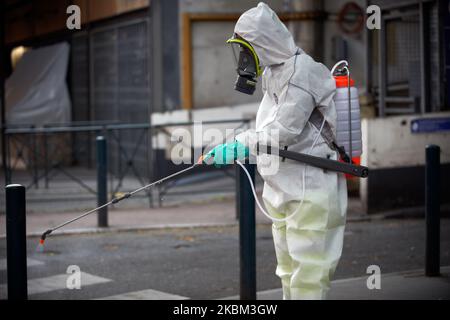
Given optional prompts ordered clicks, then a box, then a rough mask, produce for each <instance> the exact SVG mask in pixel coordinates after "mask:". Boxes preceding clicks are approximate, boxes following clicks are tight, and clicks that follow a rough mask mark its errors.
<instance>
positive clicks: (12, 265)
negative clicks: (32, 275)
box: [5, 184, 28, 300]
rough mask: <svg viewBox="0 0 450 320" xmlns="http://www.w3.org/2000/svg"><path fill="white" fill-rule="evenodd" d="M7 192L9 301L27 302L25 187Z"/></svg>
mask: <svg viewBox="0 0 450 320" xmlns="http://www.w3.org/2000/svg"><path fill="white" fill-rule="evenodd" d="M5 191H6V192H5V194H6V247H7V248H6V255H7V278H8V299H9V300H27V299H28V289H27V239H26V217H25V210H26V208H25V187H24V186H22V185H19V184H10V185H8V186H6V190H5Z"/></svg>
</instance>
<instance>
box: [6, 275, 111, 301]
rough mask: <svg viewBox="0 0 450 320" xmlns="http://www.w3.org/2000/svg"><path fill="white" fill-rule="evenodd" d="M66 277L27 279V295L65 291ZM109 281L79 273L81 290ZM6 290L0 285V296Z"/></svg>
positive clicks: (108, 280)
mask: <svg viewBox="0 0 450 320" xmlns="http://www.w3.org/2000/svg"><path fill="white" fill-rule="evenodd" d="M68 277H69V274H59V275H56V276H51V277H46V278H37V279H29V280H28V295H32V294H38V293H46V292H50V291H54V290H61V289H67V287H66V281H67V278H68ZM110 281H112V280H110V279H107V278H102V277H97V276H94V275H92V274H89V273H85V272H81V289H83V287H84V286H90V285H93V284H99V283H105V282H110ZM6 290H7V287H6V284H0V296H6ZM67 290H68V289H67Z"/></svg>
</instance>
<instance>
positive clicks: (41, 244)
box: [37, 229, 53, 252]
mask: <svg viewBox="0 0 450 320" xmlns="http://www.w3.org/2000/svg"><path fill="white" fill-rule="evenodd" d="M52 232H53V230H52V229H48V230H47V231H45V232H44V233H43V234H42V235H41V238H40V239H39V244H38V247H37V251H39V252H42V251H44V243H45V238H47V236H48V235H49V234H50V233H52Z"/></svg>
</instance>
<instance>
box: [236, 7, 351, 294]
mask: <svg viewBox="0 0 450 320" xmlns="http://www.w3.org/2000/svg"><path fill="white" fill-rule="evenodd" d="M234 31H235V33H236V34H238V35H239V36H241V37H242V38H243V39H245V40H246V41H247V42H249V43H250V44H251V45H252V46H253V48H254V49H255V51H256V53H257V55H258V57H259V60H260V64H261V65H262V66H263V67H264V68H265V69H264V72H263V75H262V86H263V93H264V97H263V99H262V101H261V104H260V106H259V109H258V113H257V116H256V129H255V130H248V131H245V132H243V133H241V134H240V135H238V136H237V137H236V140H238V141H239V142H241V143H243V144H244V145H246V146H248V147H249V148H250V152H251V153H252V154H256V141H257V140H258V137H260V136H261V133H263V132H266V133H269V134H270V132H271V130H274V129H275V130H278V134H279V147H280V148H284V147H288V150H291V151H295V152H301V153H309V152H310V148H311V146H312V144H313V142H314V140H315V139H316V137H317V135H318V130H317V128H316V127H314V126H313V125H312V124H310V123H309V122H308V119H309V116H310V115H311V112H312V111H313V109H314V108H315V107H316V106H317V107H319V110H320V111H321V112H322V114H323V115H324V117H325V119H326V120H327V121H328V122H329V124H330V126H331V127H332V129H333V131H335V124H336V110H335V105H334V102H333V95H334V92H335V81H334V78H333V77H332V76H331V74H330V71H329V70H328V69H327V68H326V67H325V66H324V65H323V64H321V63H317V62H315V61H314V60H313V59H312V58H311V57H310V56H309V55H307V54H306V53H304V52H303V51H302V50H301V49H299V48H298V47H297V46H296V45H295V43H294V40H293V38H292V35H291V34H290V32H289V31H288V29H287V28H286V27H285V25H284V24H283V23H282V22H281V21H280V20H279V18H278V17H277V15H276V14H275V12H274V11H273V10H272V9H270V8H269V7H268V6H267V5H266V4H264V3H259V4H258V6H257V7H255V8H252V9H250V10H248V11H246V12H245V13H243V14H242V15H241V17H240V18H239V20H238V22H237V23H236V26H235V29H234ZM334 133H335V132H334ZM259 139H260V138H259ZM260 142H264V141H261V139H260ZM266 144H268V142H267V140H266ZM311 154H312V155H314V156H318V157H322V158H327V157H329V158H331V159H335V160H336V159H338V155H337V153H336V152H335V151H333V150H331V149H330V148H329V147H328V145H327V144H326V142H325V141H324V139H323V138H322V137H321V136H319V137H318V139H317V142H316V144H315V147H314V148H313V150H312V152H311ZM274 158H277V156H273V155H263V154H260V155H258V157H257V164H258V171H259V173H260V174H261V176H262V178H263V179H264V191H263V195H262V197H263V200H264V203H265V206H266V208H267V210H268V212H269V213H270V214H271V215H272V216H274V217H276V218H283V217H286V216H289V215H291V214H293V216H292V217H291V218H289V219H288V220H287V221H286V222H274V223H273V228H272V229H273V238H274V244H275V251H276V256H277V261H278V266H277V269H276V274H277V275H278V276H279V277H280V278H281V282H282V287H283V298H284V299H325V298H326V294H327V292H328V290H329V285H330V279H331V277H332V275H333V273H334V271H335V268H336V266H337V263H338V261H339V258H340V256H341V252H342V245H343V238H344V227H345V216H346V211H347V187H346V180H345V177H344V175H343V174H340V173H335V172H325V171H324V170H322V169H319V168H315V167H311V166H308V167H307V169H306V171H305V172H306V174H305V177H303V174H304V170H303V169H304V165H302V164H301V163H299V162H295V161H291V160H288V159H286V160H285V161H280V162H279V169H278V171H277V173H276V174H273V173H267V170H265V167H264V166H263V165H262V164H263V163H264V162H266V163H267V161H268V160H269V161H273V160H274ZM278 159H279V158H278ZM303 181H305V192H304V199H303V202H301V200H302V197H303ZM294 212H295V214H294Z"/></svg>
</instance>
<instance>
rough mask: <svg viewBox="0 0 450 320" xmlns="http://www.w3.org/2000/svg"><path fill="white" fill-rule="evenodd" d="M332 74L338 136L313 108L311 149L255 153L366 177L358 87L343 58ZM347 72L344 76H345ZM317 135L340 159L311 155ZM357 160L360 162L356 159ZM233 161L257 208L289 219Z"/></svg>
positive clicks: (267, 149)
mask: <svg viewBox="0 0 450 320" xmlns="http://www.w3.org/2000/svg"><path fill="white" fill-rule="evenodd" d="M336 71H337V73H338V74H337V75H336V76H334V73H335V72H336ZM331 74H332V75H333V76H334V77H335V80H336V88H337V89H336V95H335V97H334V100H335V104H336V110H337V135H336V137H335V135H334V134H333V132H332V130H331V127H330V125H329V124H328V122H327V121H326V120H325V119H324V116H323V115H322V113H321V112H320V111H319V110H318V109H317V108H315V109H314V111H313V113H312V114H311V117H310V119H309V122H310V123H311V124H312V125H314V126H315V127H316V128H317V129H318V130H319V133H318V134H317V136H316V138H315V140H314V142H313V144H312V145H311V148H310V150H309V153H308V154H304V153H298V152H293V151H289V150H284V149H276V150H273V149H272V147H271V146H264V145H259V144H258V145H257V152H258V153H265V154H272V155H278V156H279V157H282V158H286V159H290V160H295V161H298V162H301V163H303V164H306V165H310V166H313V167H317V168H321V169H324V170H329V171H333V172H341V173H345V174H347V176H348V175H351V176H356V177H360V178H367V177H368V175H369V169H368V168H367V167H364V166H360V165H357V164H354V163H353V162H354V161H353V159H355V157H359V156H360V155H361V150H362V143H361V123H360V114H359V102H358V92H357V89H356V88H355V87H354V81H353V80H352V79H351V78H350V71H349V69H348V63H347V61H345V60H342V61H339V62H338V63H337V64H336V65H335V66H334V67H333V69H332V70H331ZM345 74H346V75H345ZM345 83H346V84H347V86H345ZM346 101H348V102H347V108H348V110H345V102H346ZM319 136H322V138H323V139H324V140H325V142H326V143H327V144H328V146H329V147H330V148H331V149H332V150H335V151H336V152H338V153H339V155H340V157H341V160H342V161H336V160H332V159H326V158H321V157H316V156H312V155H311V152H312V150H313V148H314V146H315V145H316V143H317V140H318V138H319ZM346 147H347V148H348V150H349V154H347V153H346V149H347V148H346ZM203 163H205V162H204V159H203V156H201V157H200V158H199V159H198V161H197V162H196V163H195V164H193V165H192V166H190V167H188V168H185V169H183V170H180V171H178V172H175V173H173V174H171V175H168V176H166V177H164V178H162V179H160V180H158V181H154V182H152V183H150V184H147V185H145V186H143V187H140V188H138V189H136V190H134V191H131V192H127V193H125V194H123V195H122V196H120V197H118V198H113V199H112V200H110V201H109V202H107V203H105V204H103V205H101V206H99V207H97V208H94V209H92V210H89V211H87V212H85V213H83V214H81V215H79V216H77V217H75V218H73V219H70V220H68V221H66V222H63V223H61V224H59V225H57V226H56V227H53V228H50V229H48V230H46V231H45V232H44V233H43V234H42V235H41V238H40V240H39V245H38V250H39V251H43V248H44V243H45V239H46V238H47V237H48V236H49V235H50V234H51V233H52V232H53V231H55V230H58V229H60V228H62V227H64V226H66V225H68V224H71V223H73V222H75V221H77V220H80V219H82V218H84V217H86V216H88V215H90V214H92V213H94V212H96V211H98V210H100V209H102V208H105V207H108V206H110V205H112V204H117V203H119V202H121V201H122V200H125V199H128V198H131V197H132V196H133V195H135V194H136V193H139V192H141V191H144V190H146V189H148V188H151V187H152V186H154V185H157V184H160V183H162V182H164V181H166V180H169V179H171V178H174V177H176V176H178V175H181V174H183V173H185V172H187V171H190V170H192V169H194V168H196V167H197V166H200V165H202V164H203ZM358 163H359V161H358ZM236 164H238V165H239V166H240V167H241V168H242V169H243V170H244V171H245V173H246V175H247V177H248V179H249V182H250V185H251V188H252V192H253V196H254V198H255V201H256V203H257V205H258V207H259V208H260V210H261V211H262V212H263V213H264V214H265V215H266V216H267V217H268V218H270V219H271V220H273V221H286V220H287V219H289V218H290V216H288V217H286V218H284V219H277V218H274V217H272V216H271V215H269V214H268V213H267V212H266V211H265V210H264V208H263V206H262V205H261V203H260V202H259V200H258V197H257V195H256V190H255V186H254V184H253V181H252V179H251V177H250V174H249V172H248V171H247V169H246V168H245V166H244V165H243V164H242V163H241V162H240V161H238V160H236ZM305 172H306V166H305V167H304V171H303V180H305ZM304 186H305V181H303V197H302V202H301V203H303V198H304V193H305V188H304Z"/></svg>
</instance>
